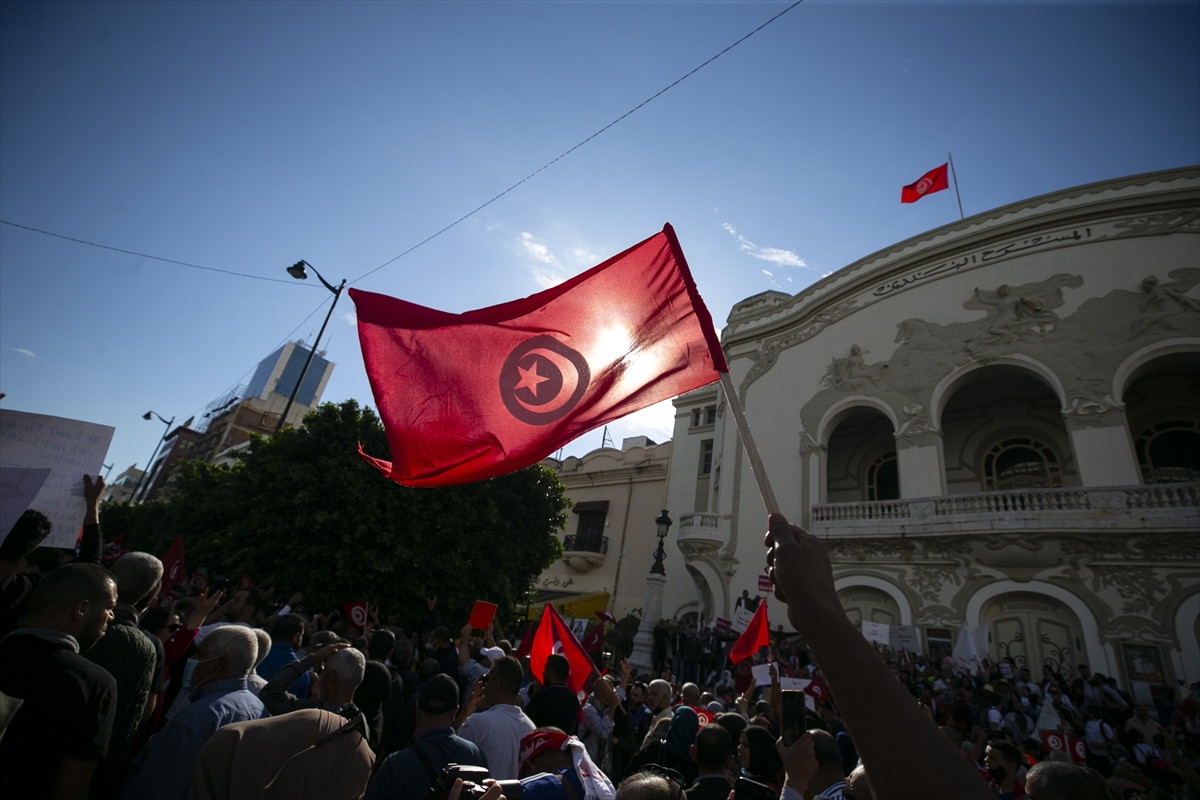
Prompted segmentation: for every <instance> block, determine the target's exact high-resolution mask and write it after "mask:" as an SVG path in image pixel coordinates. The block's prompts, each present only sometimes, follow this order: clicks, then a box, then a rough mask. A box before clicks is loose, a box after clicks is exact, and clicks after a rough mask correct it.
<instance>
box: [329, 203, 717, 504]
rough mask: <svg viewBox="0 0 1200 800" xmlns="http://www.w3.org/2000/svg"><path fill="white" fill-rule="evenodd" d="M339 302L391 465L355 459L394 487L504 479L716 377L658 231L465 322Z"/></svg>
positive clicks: (367, 302)
mask: <svg viewBox="0 0 1200 800" xmlns="http://www.w3.org/2000/svg"><path fill="white" fill-rule="evenodd" d="M350 297H351V298H353V300H354V304H355V308H356V311H357V315H358V338H359V343H360V345H361V346H362V354H363V363H364V364H365V366H366V371H367V377H368V378H369V379H370V382H371V391H372V392H373V393H374V396H375V403H376V406H377V407H378V408H379V416H380V417H381V418H382V419H383V425H384V428H385V429H386V431H387V437H388V447H389V449H390V450H391V455H392V461H391V462H388V461H383V460H380V459H377V458H372V457H371V456H368V455H367V454H365V453H363V452H362V448H361V447H360V448H359V453H360V454H362V456H363V458H365V459H366V460H367V461H368V462H370V463H371V464H374V465H375V466H376V467H377V468H378V469H379V470H380V471H381V472H383V474H384V475H386V476H388V477H389V478H391V479H392V480H394V481H396V482H397V483H401V484H404V485H405V486H449V485H453V484H458V483H468V482H470V481H477V480H482V479H484V478H492V477H496V476H498V475H506V474H508V473H510V472H515V471H516V470H519V469H522V468H524V467H528V466H530V465H532V464H536V463H538V462H539V461H541V460H542V459H543V458H546V457H547V456H549V455H551V454H553V453H554V452H555V451H556V450H558V449H559V448H560V447H562V446H563V445H565V444H567V443H569V442H572V441H574V440H575V439H577V438H578V437H580V436H581V435H583V434H584V433H587V432H588V431H590V430H592V429H594V428H598V427H600V426H601V425H604V424H606V423H608V422H612V421H613V420H615V419H618V418H620V417H623V416H625V415H626V414H629V413H632V412H634V411H637V410H638V409H640V408H645V407H646V406H649V405H653V404H654V403H657V402H659V401H661V400H666V399H669V398H671V397H676V396H677V395H680V394H683V393H684V392H688V391H691V390H692V389H696V388H699V387H701V386H705V385H707V384H709V383H712V382H713V381H716V380H717V379H718V375H717V372H718V371H727V370H728V367H727V366H726V364H725V356H724V353H723V352H722V351H721V345H720V341H719V340H718V338H717V332H716V328H715V327H713V323H712V318H711V317H710V316H709V313H708V309H706V308H705V307H704V302H703V301H702V300H701V299H700V294H699V292H698V291H696V284H695V282H693V280H692V276H691V273H690V272H689V271H688V267H687V262H686V261H685V260H684V257H683V250H682V249H680V247H679V241H678V239H676V237H675V232H674V230H673V229H672V228H671V226H670V225H667V226H666V227H664V228H663V230H662V232H661V233H657V234H655V235H654V236H651V237H650V238H649V239H646V240H645V241H643V242H641V243H640V244H637V245H634V246H633V247H631V248H629V249H628V250H626V251H625V252H623V253H620V254H618V255H615V256H613V257H612V258H610V259H608V260H607V261H605V262H604V263H602V264H600V265H598V266H595V267H592V268H591V269H589V270H588V271H586V272H584V273H582V274H580V275H577V276H575V277H574V278H571V279H570V280H567V281H564V282H563V283H561V284H559V285H558V286H555V287H554V288H552V289H547V290H546V291H544V292H539V293H538V294H535V295H531V296H529V297H526V298H523V299H520V300H513V301H512V302H509V303H504V304H502V305H498V306H491V307H490V308H483V309H479V310H477V311H468V312H466V313H463V314H451V313H446V312H442V311H435V310H434V309H431V308H425V307H423V306H419V305H415V304H413V303H408V302H405V301H403V300H397V299H396V298H393V297H387V296H385V295H381V294H372V293H370V292H363V291H359V290H358V289H351V290H350Z"/></svg>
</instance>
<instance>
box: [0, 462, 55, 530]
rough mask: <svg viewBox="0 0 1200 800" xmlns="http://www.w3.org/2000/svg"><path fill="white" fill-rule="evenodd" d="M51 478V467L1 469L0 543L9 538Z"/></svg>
mask: <svg viewBox="0 0 1200 800" xmlns="http://www.w3.org/2000/svg"><path fill="white" fill-rule="evenodd" d="M49 477H50V468H49V467H45V468H42V469H30V468H27V467H0V542H3V541H4V540H5V539H6V538H7V537H8V532H9V531H11V530H12V529H13V525H16V524H17V520H19V519H20V518H21V515H22V514H24V513H25V509H27V508H29V504H30V503H32V502H33V498H35V497H37V493H38V491H39V490H40V489H41V488H42V484H43V483H45V482H46V478H49Z"/></svg>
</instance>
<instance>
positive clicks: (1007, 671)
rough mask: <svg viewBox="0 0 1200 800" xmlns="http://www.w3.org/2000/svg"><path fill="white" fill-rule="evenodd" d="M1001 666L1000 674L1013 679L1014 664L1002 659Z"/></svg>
mask: <svg viewBox="0 0 1200 800" xmlns="http://www.w3.org/2000/svg"><path fill="white" fill-rule="evenodd" d="M999 667H1000V674H1001V675H1003V676H1004V677H1005V678H1007V679H1008V680H1010V681H1011V680H1012V679H1013V671H1012V664H1009V663H1008V662H1007V661H1001V662H1000V664H999Z"/></svg>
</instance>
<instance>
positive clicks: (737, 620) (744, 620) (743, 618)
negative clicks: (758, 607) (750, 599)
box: [732, 608, 754, 633]
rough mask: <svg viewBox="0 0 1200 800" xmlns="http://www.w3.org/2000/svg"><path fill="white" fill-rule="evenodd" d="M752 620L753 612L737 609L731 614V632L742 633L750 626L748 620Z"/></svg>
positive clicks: (746, 609) (751, 610) (747, 609)
mask: <svg viewBox="0 0 1200 800" xmlns="http://www.w3.org/2000/svg"><path fill="white" fill-rule="evenodd" d="M752 619H754V610H753V609H750V608H739V609H737V610H736V611H734V612H733V626H732V627H733V630H734V632H735V633H744V632H745V630H746V628H747V627H748V626H749V625H750V620H752Z"/></svg>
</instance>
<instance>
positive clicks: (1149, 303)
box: [1124, 268, 1200, 342]
mask: <svg viewBox="0 0 1200 800" xmlns="http://www.w3.org/2000/svg"><path fill="white" fill-rule="evenodd" d="M1170 277H1172V278H1175V279H1176V280H1174V281H1172V282H1171V283H1167V284H1160V283H1159V282H1158V278H1156V277H1155V276H1153V275H1149V276H1147V277H1146V278H1145V279H1144V280H1143V281H1142V292H1143V293H1145V295H1146V299H1145V300H1143V301H1142V303H1141V305H1140V306H1138V317H1137V319H1135V320H1134V321H1133V325H1132V330H1131V331H1130V333H1129V337H1128V338H1126V339H1125V340H1124V341H1126V342H1131V341H1133V340H1134V339H1136V338H1138V337H1139V336H1141V335H1142V334H1143V333H1145V332H1146V331H1148V330H1150V329H1151V328H1153V327H1154V326H1155V325H1158V324H1159V323H1160V322H1165V321H1166V320H1169V319H1170V318H1171V317H1176V316H1179V315H1180V314H1186V313H1187V312H1189V311H1191V312H1193V313H1195V312H1197V311H1200V303H1198V302H1196V301H1195V300H1193V299H1192V298H1190V297H1188V296H1187V295H1186V294H1184V292H1186V291H1188V290H1189V289H1191V288H1192V287H1193V286H1195V285H1196V284H1197V283H1200V269H1195V268H1193V269H1177V270H1174V271H1173V272H1171V274H1170Z"/></svg>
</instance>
